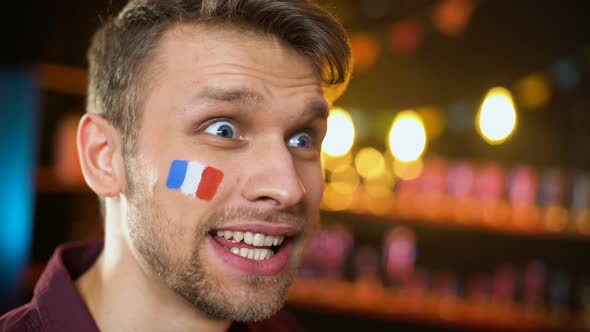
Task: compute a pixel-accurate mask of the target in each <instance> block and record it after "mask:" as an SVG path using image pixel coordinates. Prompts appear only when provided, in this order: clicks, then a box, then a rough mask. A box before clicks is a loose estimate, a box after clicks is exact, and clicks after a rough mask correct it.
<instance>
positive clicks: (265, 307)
mask: <svg viewBox="0 0 590 332" xmlns="http://www.w3.org/2000/svg"><path fill="white" fill-rule="evenodd" d="M137 166H139V165H137ZM131 169H135V170H139V168H136V167H133V168H131ZM139 173H140V172H138V171H135V172H133V171H130V170H129V168H128V172H127V175H128V182H129V194H128V201H129V210H128V212H129V237H130V240H131V243H130V246H131V249H132V251H133V252H134V254H135V256H136V259H137V260H138V262H139V264H140V265H141V266H142V268H143V270H144V272H145V273H146V274H147V275H148V276H150V277H152V278H154V279H156V280H157V281H160V282H163V283H164V284H165V285H166V286H167V287H168V288H170V289H172V290H173V291H174V292H175V293H176V294H178V295H180V296H181V297H182V298H184V299H185V300H187V301H188V302H190V303H191V304H193V305H194V306H195V308H196V309H198V310H199V311H200V312H202V313H204V314H206V315H208V316H209V317H211V318H214V319H220V320H229V321H236V322H247V321H260V320H263V319H266V318H268V317H270V316H271V315H272V314H274V313H276V312H277V311H279V310H280V309H281V308H282V307H283V304H284V301H285V299H286V296H287V293H288V290H289V287H290V285H291V283H292V281H293V278H294V276H295V273H296V271H297V266H298V263H299V262H293V261H291V262H290V263H289V267H288V270H287V271H284V272H283V273H281V274H280V276H278V277H274V276H256V275H247V276H243V277H241V283H242V285H244V286H243V287H240V289H239V290H237V291H236V290H233V291H232V290H228V289H227V287H225V285H223V284H222V282H221V281H220V280H219V279H218V278H216V277H215V275H213V274H212V273H210V271H208V270H207V269H206V267H205V262H204V260H203V259H202V257H201V255H200V251H199V247H202V244H203V241H205V240H206V237H205V236H206V233H205V232H206V231H207V230H211V229H216V227H215V225H223V224H225V223H226V221H227V220H231V218H232V216H235V215H237V214H239V213H240V211H217V212H215V213H211V214H210V217H208V218H207V219H206V220H203V221H202V222H200V226H201V228H200V229H201V231H202V232H203V233H199V234H194V237H193V238H195V239H198V240H195V243H194V244H193V250H192V253H191V254H190V255H189V257H179V256H178V255H174V252H173V251H174V250H173V249H172V248H171V247H170V246H169V244H170V245H172V244H173V243H174V241H175V240H176V239H178V238H181V236H182V235H183V234H184V235H186V232H187V231H189V232H190V230H189V229H186V227H183V226H179V225H178V224H175V223H174V222H173V221H172V220H171V219H170V218H169V216H168V215H167V213H166V210H165V209H164V208H163V207H162V206H161V205H160V204H159V202H158V201H157V200H156V199H155V198H154V197H153V196H152V195H151V193H152V192H153V191H150V189H149V188H148V187H149V184H146V183H141V181H138V179H143V178H145V177H142V176H141V174H139ZM245 213H246V214H256V212H255V211H246V212H245ZM288 218H290V219H291V220H292V222H304V221H303V220H301V218H302V217H301V216H291V217H288ZM296 220H299V221H296ZM304 238H305V237H304ZM293 247H295V248H293V249H294V250H295V251H296V252H295V255H292V257H300V256H301V253H302V251H303V246H302V245H300V246H293ZM175 256H176V257H175ZM236 293H237V294H236Z"/></svg>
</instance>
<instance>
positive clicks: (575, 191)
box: [570, 173, 590, 235]
mask: <svg viewBox="0 0 590 332" xmlns="http://www.w3.org/2000/svg"><path fill="white" fill-rule="evenodd" d="M570 214H571V219H572V222H573V225H574V228H575V229H576V230H577V231H578V232H580V233H582V234H584V235H590V176H589V175H588V174H587V173H579V174H577V175H576V176H575V177H574V179H573V182H572V197H571V209H570Z"/></svg>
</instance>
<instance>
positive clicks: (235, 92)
mask: <svg viewBox="0 0 590 332" xmlns="http://www.w3.org/2000/svg"><path fill="white" fill-rule="evenodd" d="M202 99H209V100H214V101H222V102H228V103H233V104H257V103H260V102H261V101H262V96H261V95H260V94H258V93H257V92H256V91H254V90H252V89H250V88H247V87H240V88H220V87H214V86H206V87H204V88H202V89H201V90H200V91H199V92H197V93H196V94H195V95H194V96H193V97H192V98H191V102H192V103H198V102H199V101H201V100H202Z"/></svg>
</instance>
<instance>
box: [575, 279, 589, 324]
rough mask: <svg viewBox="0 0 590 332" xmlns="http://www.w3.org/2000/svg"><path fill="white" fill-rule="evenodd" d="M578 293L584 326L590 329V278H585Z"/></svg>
mask: <svg viewBox="0 0 590 332" xmlns="http://www.w3.org/2000/svg"><path fill="white" fill-rule="evenodd" d="M577 293H578V303H579V305H578V306H579V310H580V316H581V323H582V326H583V327H584V328H586V329H588V330H590V280H583V281H582V282H581V283H580V286H579V288H578V291H577Z"/></svg>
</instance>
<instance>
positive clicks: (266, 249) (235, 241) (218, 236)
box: [210, 230, 288, 261]
mask: <svg viewBox="0 0 590 332" xmlns="http://www.w3.org/2000/svg"><path fill="white" fill-rule="evenodd" d="M210 235H211V237H212V238H213V239H214V240H215V241H216V242H217V243H219V244H220V245H221V246H222V247H223V248H225V249H226V250H228V251H229V252H231V253H232V254H234V255H237V256H241V257H243V258H247V259H250V260H256V261H264V260H268V259H270V258H272V257H273V256H274V255H275V254H277V253H278V252H279V251H280V250H281V248H282V246H283V245H284V243H285V242H286V241H287V240H288V237H285V236H284V235H267V234H262V233H255V232H248V231H246V232H243V231H230V230H215V231H212V232H211V233H210Z"/></svg>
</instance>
